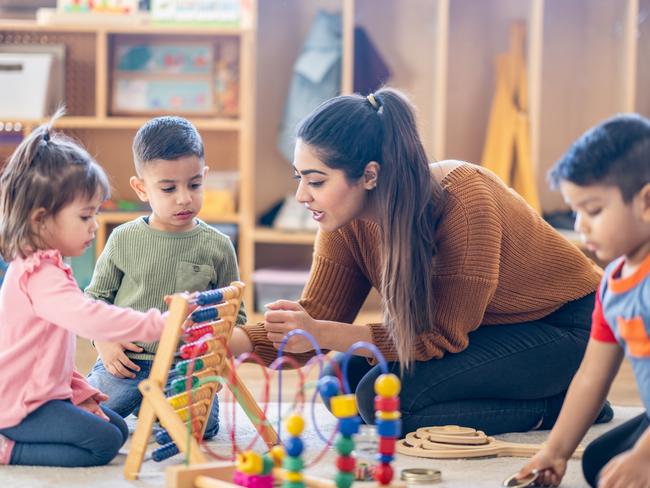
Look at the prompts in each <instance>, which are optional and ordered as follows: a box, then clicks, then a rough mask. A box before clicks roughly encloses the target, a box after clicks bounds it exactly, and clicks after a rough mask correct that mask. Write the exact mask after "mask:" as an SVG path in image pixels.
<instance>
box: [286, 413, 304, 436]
mask: <svg viewBox="0 0 650 488" xmlns="http://www.w3.org/2000/svg"><path fill="white" fill-rule="evenodd" d="M304 428H305V420H304V419H303V418H302V417H301V416H300V415H298V414H297V413H294V414H293V415H290V416H289V418H288V419H287V432H289V435H292V436H294V437H298V436H299V435H300V434H302V431H303V429H304Z"/></svg>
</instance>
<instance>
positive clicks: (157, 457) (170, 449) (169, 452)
mask: <svg viewBox="0 0 650 488" xmlns="http://www.w3.org/2000/svg"><path fill="white" fill-rule="evenodd" d="M179 452H180V451H179V450H178V447H176V444H174V443H173V442H172V443H170V444H167V445H165V446H162V447H159V448H158V449H156V450H155V451H154V452H152V453H151V458H152V459H153V460H154V461H156V462H157V463H159V462H160V461H164V460H165V459H168V458H170V457H172V456H175V455H176V454H178V453H179Z"/></svg>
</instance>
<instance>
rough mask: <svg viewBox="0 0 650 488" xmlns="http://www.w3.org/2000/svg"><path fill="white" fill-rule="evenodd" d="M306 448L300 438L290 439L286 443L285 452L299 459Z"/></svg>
mask: <svg viewBox="0 0 650 488" xmlns="http://www.w3.org/2000/svg"><path fill="white" fill-rule="evenodd" d="M303 448H304V446H303V443H302V439H301V438H300V437H289V438H288V439H286V440H285V441H284V450H285V452H286V453H287V456H292V457H298V456H300V455H301V454H302V450H303Z"/></svg>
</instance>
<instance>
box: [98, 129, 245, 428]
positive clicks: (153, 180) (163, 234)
mask: <svg viewBox="0 0 650 488" xmlns="http://www.w3.org/2000/svg"><path fill="white" fill-rule="evenodd" d="M133 158H134V161H135V169H136V173H137V176H133V177H131V180H130V183H131V187H132V188H133V189H134V190H135V192H136V194H137V195H138V197H139V198H140V200H142V201H143V202H148V203H149V205H150V206H151V214H150V215H149V216H145V217H139V218H137V219H135V220H133V221H131V222H127V223H125V224H123V225H120V226H119V227H117V228H116V229H115V230H114V231H113V232H112V233H111V235H110V236H109V238H108V241H107V243H106V247H105V249H104V251H103V252H102V254H101V256H100V257H99V259H98V261H97V264H96V266H95V271H94V273H93V278H92V281H91V283H90V285H89V286H88V288H86V290H85V291H86V294H87V295H89V296H91V297H93V298H95V299H98V300H104V301H106V302H109V303H113V304H115V305H119V306H121V307H131V308H133V309H134V310H148V309H150V308H153V307H155V308H158V309H160V310H166V308H167V306H166V305H165V303H164V297H165V295H171V294H173V293H178V292H182V291H190V292H192V291H204V290H210V289H214V288H220V287H223V286H227V285H228V284H230V282H232V281H235V280H238V279H239V270H238V268H237V257H236V255H235V249H234V247H233V245H232V243H231V241H230V239H229V238H228V237H227V236H226V235H225V234H222V233H221V232H219V231H217V230H216V229H214V228H213V227H210V226H209V225H207V224H206V223H205V222H203V221H201V220H199V219H198V218H197V214H198V213H199V211H200V210H201V206H202V204H203V180H204V178H205V175H206V173H207V171H208V167H207V166H205V161H204V148H203V141H202V140H201V136H200V135H199V133H198V131H197V130H196V128H195V127H194V126H193V125H192V124H191V123H190V122H189V121H187V120H185V119H183V118H180V117H170V116H165V117H157V118H155V119H152V120H150V121H148V122H147V123H146V124H144V125H143V126H142V127H141V128H140V130H138V132H137V134H136V136H135V139H134V141H133ZM245 322H246V315H245V312H244V310H243V307H242V309H241V310H240V312H239V315H238V318H237V323H238V324H244V323H245ZM157 346H158V343H157V342H153V343H139V342H135V343H131V342H127V343H112V342H100V341H96V342H95V347H96V348H97V352H98V353H99V358H98V360H97V362H96V363H95V366H94V367H93V369H92V371H91V372H90V375H89V376H88V382H89V383H90V384H91V385H93V386H94V387H96V388H98V389H99V390H101V391H102V392H104V393H106V394H107V395H108V396H109V398H108V400H107V401H106V402H105V405H106V406H107V407H109V408H111V409H112V410H113V411H115V412H117V413H118V414H120V415H122V416H123V417H126V416H128V415H129V414H131V413H137V411H138V409H139V407H140V402H141V401H142V396H141V394H140V391H139V390H138V383H139V382H140V381H142V380H143V379H146V378H147V377H148V376H149V372H150V370H151V366H152V363H153V358H154V355H155V353H156V349H157ZM218 430H219V404H218V402H217V399H216V398H215V401H214V402H213V407H212V411H211V412H210V416H209V418H208V425H207V426H206V429H205V434H204V438H206V439H209V438H212V437H214V436H215V435H216V434H217V431H218Z"/></svg>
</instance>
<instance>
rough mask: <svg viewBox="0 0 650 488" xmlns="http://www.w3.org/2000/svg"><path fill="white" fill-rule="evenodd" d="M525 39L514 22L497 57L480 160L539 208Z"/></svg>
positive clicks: (522, 26)
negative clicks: (506, 49)
mask: <svg viewBox="0 0 650 488" xmlns="http://www.w3.org/2000/svg"><path fill="white" fill-rule="evenodd" d="M525 40H526V27H525V26H524V24H523V22H515V23H514V24H513V25H512V28H511V31H510V52H508V53H505V54H499V55H498V56H497V58H496V73H497V77H496V89H495V93H494V98H493V100H492V109H491V111H490V118H489V121H488V129H487V136H486V139H485V146H484V148H483V155H482V157H481V164H482V165H483V166H484V167H486V168H488V169H490V170H491V171H493V172H494V173H496V174H497V176H499V177H500V178H501V179H502V180H503V181H504V182H505V183H506V184H507V185H509V186H511V187H512V188H513V189H514V190H515V191H516V192H517V193H519V194H520V195H521V196H522V197H523V198H524V199H525V200H526V201H527V202H528V203H529V204H530V206H531V207H533V208H534V209H535V210H537V211H538V212H541V203H540V200H539V194H538V191H537V185H536V183H535V174H534V168H533V165H532V157H531V148H530V121H529V114H528V85H527V83H528V81H527V76H526V63H525V60H524V44H525Z"/></svg>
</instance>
